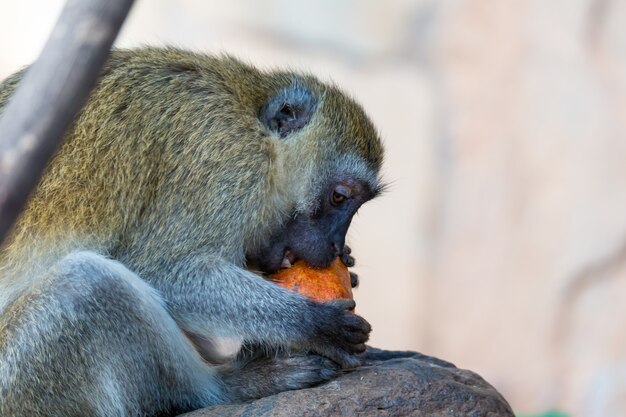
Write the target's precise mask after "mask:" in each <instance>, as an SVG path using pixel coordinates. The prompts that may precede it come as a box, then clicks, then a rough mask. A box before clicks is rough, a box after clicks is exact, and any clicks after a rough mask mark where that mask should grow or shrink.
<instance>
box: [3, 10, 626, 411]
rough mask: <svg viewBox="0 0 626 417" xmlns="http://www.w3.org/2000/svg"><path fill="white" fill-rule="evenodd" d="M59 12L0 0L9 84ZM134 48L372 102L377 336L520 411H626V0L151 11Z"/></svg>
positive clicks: (354, 236)
mask: <svg viewBox="0 0 626 417" xmlns="http://www.w3.org/2000/svg"><path fill="white" fill-rule="evenodd" d="M61 4H62V1H61V0H21V1H19V2H17V1H9V0H2V1H0V77H4V76H6V75H8V74H9V73H11V72H12V71H14V70H16V69H17V68H19V67H20V66H22V65H24V64H27V63H29V62H31V61H32V60H34V59H35V57H36V55H37V53H38V51H39V50H40V48H41V46H42V44H43V42H44V40H45V38H46V35H47V33H48V31H49V30H50V28H51V27H52V24H53V22H54V20H55V18H56V16H57V15H58V13H59V9H60V6H61ZM141 44H151V45H165V44H174V45H178V46H184V47H188V48H192V49H196V50H199V51H207V52H219V51H226V52H229V53H232V54H235V55H237V56H239V57H242V58H244V59H246V60H248V61H250V62H252V63H255V64H257V65H259V66H262V67H265V68H268V67H274V66H279V67H280V66H288V67H291V68H296V69H304V70H306V71H311V72H313V73H314V74H317V75H319V76H320V77H321V78H323V79H332V80H334V81H335V82H337V83H338V84H339V85H341V86H343V88H344V89H345V90H347V91H348V92H350V93H351V94H352V95H353V96H354V97H356V98H357V99H358V100H359V101H360V102H362V103H363V105H364V107H365V108H366V110H367V111H368V113H369V114H370V115H371V117H372V119H373V120H374V122H375V123H376V125H377V126H378V127H379V129H380V132H381V134H382V136H383V137H384V140H385V142H386V146H387V161H386V165H385V171H384V172H385V178H386V179H387V180H388V181H389V182H390V183H391V187H390V189H389V192H388V193H387V194H386V195H385V196H384V197H382V198H381V199H379V200H377V201H375V202H372V203H370V204H368V205H367V206H365V207H364V208H363V209H362V210H361V212H360V213H359V216H358V218H357V219H356V220H355V222H354V226H353V228H352V231H351V233H350V242H351V244H352V246H353V248H354V252H355V255H356V257H357V261H358V268H356V270H357V272H358V273H359V274H360V276H361V287H360V288H359V290H358V291H357V294H356V297H357V302H358V310H359V312H360V313H362V314H363V315H364V316H365V317H367V318H368V319H369V320H370V321H371V322H372V324H373V326H374V332H373V335H372V344H374V345H377V346H380V347H384V348H390V349H414V350H419V351H421V352H424V353H427V354H431V355H435V356H438V357H441V358H443V359H447V360H449V361H452V362H454V363H455V364H456V365H458V366H460V367H463V368H469V369H472V370H474V371H476V372H478V373H479V374H481V375H482V376H484V377H485V378H486V379H487V380H488V381H490V382H491V383H492V384H493V385H495V386H496V387H497V388H498V389H499V390H500V391H501V392H502V393H503V394H504V395H505V397H506V398H508V399H509V401H510V402H511V404H512V406H513V408H514V409H515V410H516V411H517V412H520V413H531V412H539V411H542V410H547V409H551V408H557V409H561V410H564V411H567V412H569V413H571V414H572V415H573V416H577V417H578V416H580V417H583V416H584V417H595V416H597V417H613V416H615V417H618V416H620V417H623V416H624V415H626V334H625V333H626V138H625V135H626V2H623V1H618V0H553V1H544V0H527V1H504V0H439V1H436V0H393V1H391V0H387V1H380V0H343V1H336V0H318V1H315V2H311V1H309V2H298V1H293V0H291V1H287V0H264V1H260V0H245V1H232V2H226V3H222V2H220V3H218V2H213V1H203V0H179V1H168V0H143V1H141V0H140V1H139V2H138V3H137V5H136V6H135V8H134V10H133V12H132V14H131V16H130V18H129V20H128V21H127V24H126V26H125V28H124V31H123V33H122V34H121V36H120V38H119V40H118V42H117V45H118V46H123V47H127V46H136V45H141ZM53 104H54V103H51V105H53Z"/></svg>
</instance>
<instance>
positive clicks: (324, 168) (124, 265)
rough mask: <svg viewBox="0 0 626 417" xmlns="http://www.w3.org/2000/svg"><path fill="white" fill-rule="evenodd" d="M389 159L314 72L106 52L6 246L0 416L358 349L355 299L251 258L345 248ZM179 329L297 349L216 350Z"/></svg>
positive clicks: (287, 257) (237, 388)
mask: <svg viewBox="0 0 626 417" xmlns="http://www.w3.org/2000/svg"><path fill="white" fill-rule="evenodd" d="M22 75H23V72H19V73H17V74H15V75H13V76H11V77H9V78H8V79H6V80H5V81H4V82H3V83H2V84H1V85H0V109H1V108H2V107H4V106H5V104H6V102H7V100H8V99H9V97H10V95H11V93H12V92H13V90H14V89H15V87H16V85H17V84H18V83H19V81H20V79H21V78H22ZM50 105H54V103H50ZM0 111H1V110H0ZM382 160H383V148H382V145H381V141H380V139H379V136H378V135H377V132H376V130H375V128H374V127H373V126H372V123H371V122H370V120H369V119H368V117H367V116H366V115H365V113H364V111H363V110H362V108H361V107H360V106H359V105H358V104H356V103H355V102H354V101H353V100H352V99H351V98H349V97H347V96H346V95H344V94H343V93H341V92H340V91H339V89H337V88H336V87H334V86H331V85H326V84H323V83H321V82H320V81H318V80H317V79H316V78H314V77H312V76H309V75H300V74H297V73H293V72H262V71H259V70H257V69H255V68H253V67H251V66H249V65H246V64H244V63H242V62H240V61H239V60H237V59H234V58H232V57H228V56H226V57H212V56H207V55H200V54H195V53H191V52H187V51H182V50H178V49H158V48H143V49H137V50H117V51H113V52H112V53H111V56H110V59H109V60H108V63H107V64H106V66H105V68H104V70H103V72H102V75H101V77H100V79H99V81H98V84H97V87H96V89H95V90H94V91H93V92H92V94H91V96H90V99H89V101H88V103H87V104H86V106H85V107H84V109H83V110H82V112H81V113H80V115H79V116H78V117H77V119H76V120H75V122H74V124H73V126H72V128H71V130H70V131H69V132H68V133H67V135H66V138H65V142H64V144H63V145H62V147H61V149H60V151H59V152H58V153H57V154H56V156H55V157H54V159H53V160H52V162H51V163H50V165H49V166H48V168H47V170H46V172H45V175H44V177H43V179H42V181H41V183H40V185H39V187H38V188H37V190H36V192H35V193H34V195H33V196H32V198H31V200H30V202H29V204H28V207H27V209H26V210H25V211H24V212H23V213H22V215H21V216H20V218H19V220H18V223H17V225H16V227H15V229H14V230H13V232H12V234H11V236H10V238H9V240H8V242H7V243H6V244H5V245H4V247H3V249H2V251H1V252H0V415H1V416H12V417H18V416H29V417H37V416H107V417H112V416H125V417H126V416H144V415H146V416H149V415H169V414H176V413H181V412H184V411H189V410H193V409H196V408H200V407H205V406H208V405H212V404H219V403H230V402H239V401H246V400H249V399H252V398H258V397H261V396H264V395H269V394H273V393H276V392H280V391H283V390H287V389H298V388H302V387H307V386H311V385H314V384H317V383H320V382H322V381H325V380H328V379H329V378H332V377H334V376H335V375H336V374H337V372H338V369H341V368H352V367H355V366H358V365H359V360H358V358H357V356H355V355H356V354H359V353H362V352H363V351H364V350H365V342H366V341H367V339H368V335H369V333H370V330H371V328H370V325H369V324H368V323H367V322H366V321H365V320H364V319H363V318H361V317H359V316H358V315H355V314H353V313H351V312H350V311H349V310H350V309H351V308H353V306H354V303H353V302H352V301H346V300H341V301H333V302H326V303H320V302H315V301H312V300H310V299H307V298H305V297H303V296H301V295H298V294H296V293H294V292H291V291H288V290H286V289H283V288H281V287H279V286H277V285H275V284H274V283H271V282H268V281H266V280H264V279H263V278H261V277H259V276H258V275H257V274H255V273H253V272H251V271H250V268H251V267H250V266H251V265H254V267H255V268H258V269H259V270H260V271H261V272H263V273H272V272H275V271H277V270H278V269H280V268H281V267H285V266H289V265H290V264H292V263H294V262H295V261H297V260H299V259H304V260H306V261H307V262H309V263H310V264H311V265H314V266H320V267H321V266H325V265H328V264H329V263H330V262H331V261H332V260H333V259H334V258H335V257H337V256H338V255H342V254H344V252H345V251H344V244H345V235H346V231H347V230H348V226H349V225H350V221H351V219H352V216H353V215H354V214H355V213H356V211H357V210H358V209H359V207H360V206H361V205H362V204H363V203H365V202H366V201H368V200H370V199H372V198H373V197H375V196H376V195H377V194H378V192H379V191H380V189H381V182H380V179H379V171H380V168H381V164H382ZM186 335H194V336H196V337H206V338H211V337H215V336H218V337H219V336H227V337H238V338H241V339H242V340H244V341H245V343H248V344H252V345H256V346H261V347H265V348H267V349H282V350H283V351H287V352H294V353H293V354H291V355H288V354H284V355H276V356H269V357H268V356H264V355H258V354H254V355H252V357H245V358H243V359H242V358H240V359H239V360H237V361H234V362H232V363H228V364H226V365H222V366H212V365H211V364H209V363H207V362H205V361H204V360H202V358H201V357H200V355H199V353H198V351H197V350H196V349H195V347H194V345H193V344H192V343H191V342H190V339H189V338H188V337H187V336H186ZM243 356H245V355H243Z"/></svg>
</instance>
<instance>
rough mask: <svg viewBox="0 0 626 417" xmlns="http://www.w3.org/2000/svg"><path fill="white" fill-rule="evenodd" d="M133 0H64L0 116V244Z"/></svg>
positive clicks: (86, 92) (94, 76) (80, 102)
mask: <svg viewBox="0 0 626 417" xmlns="http://www.w3.org/2000/svg"><path fill="white" fill-rule="evenodd" d="M132 3H133V0H68V1H67V3H66V5H65V8H64V9H63V11H62V13H61V16H60V17H59V20H58V21H57V23H56V26H55V27H54V29H53V30H52V33H51V35H50V38H49V39H48V41H47V43H46V45H45V47H44V49H43V52H42V53H41V55H40V56H39V59H38V60H37V61H36V62H35V63H34V64H33V65H32V66H31V67H30V68H29V69H28V71H27V72H26V75H25V76H24V78H23V80H22V81H21V83H20V85H19V86H18V88H17V90H16V91H15V93H14V94H13V96H12V97H11V99H10V101H9V103H8V104H7V106H6V108H5V109H4V112H3V113H2V118H1V119H0V244H2V242H3V240H4V239H5V238H6V236H7V234H8V232H9V230H10V229H11V227H12V225H13V224H14V223H15V220H16V219H17V217H18V215H19V213H20V211H21V210H22V209H23V207H24V205H25V204H26V201H27V200H28V196H29V195H30V193H31V191H32V190H33V188H34V187H35V186H36V185H37V183H38V182H39V179H40V177H41V175H42V173H43V171H44V169H45V167H46V164H47V162H48V160H49V159H50V158H51V157H52V155H53V154H54V151H55V150H56V149H57V147H58V146H59V144H60V143H61V139H62V137H63V134H64V133H65V131H66V129H67V128H68V127H69V125H70V124H71V123H72V120H73V118H74V117H75V115H76V113H78V111H79V110H80V108H81V106H82V105H83V104H84V102H85V100H86V98H87V96H88V95H89V92H90V91H91V89H92V88H93V85H94V83H95V81H96V79H97V77H98V73H99V72H100V69H101V68H102V65H103V64H104V62H105V60H106V58H107V56H108V54H109V50H110V48H111V45H112V44H113V40H114V39H115V37H116V36H117V33H118V32H119V29H120V27H121V26H122V23H123V22H124V19H125V18H126V15H127V14H128V11H129V10H130V7H131V5H132Z"/></svg>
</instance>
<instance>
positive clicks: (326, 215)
mask: <svg viewBox="0 0 626 417" xmlns="http://www.w3.org/2000/svg"><path fill="white" fill-rule="evenodd" d="M374 194H375V191H372V190H370V189H369V187H368V186H367V185H366V184H365V183H363V182H360V181H355V180H353V179H350V178H343V179H340V180H336V181H333V182H331V184H330V185H329V186H328V187H326V189H325V190H324V191H323V192H322V193H321V195H320V196H319V197H318V201H317V203H318V204H317V207H316V209H315V210H314V211H313V212H312V213H309V214H301V213H298V214H296V215H294V217H293V218H292V219H291V220H290V221H289V222H287V223H286V224H285V225H284V227H283V228H282V229H281V230H280V231H279V232H278V233H276V234H275V235H273V236H271V238H270V239H269V241H268V242H267V244H266V245H265V246H264V247H263V248H261V250H260V251H258V253H257V254H249V255H248V261H249V264H251V265H254V266H255V267H257V268H259V269H260V270H261V271H262V272H266V273H273V272H276V271H277V270H279V269H281V268H289V267H290V266H291V264H293V263H294V262H296V261H298V260H300V259H303V260H305V261H306V262H308V263H309V264H311V265H313V266H315V267H325V266H328V265H329V264H330V263H331V262H332V261H333V260H334V259H335V258H336V257H337V256H339V255H340V254H341V253H342V252H343V250H344V244H345V239H346V233H347V231H348V228H349V227H350V222H351V221H352V217H353V216H354V214H355V213H356V212H357V210H358V209H359V207H361V205H362V204H363V203H364V202H366V201H367V200H369V199H371V198H372V197H373V196H374Z"/></svg>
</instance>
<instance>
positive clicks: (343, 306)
mask: <svg viewBox="0 0 626 417" xmlns="http://www.w3.org/2000/svg"><path fill="white" fill-rule="evenodd" d="M327 304H328V305H330V306H333V307H335V308H337V309H340V310H354V308H355V307H356V302H355V301H354V300H348V299H339V300H332V301H328V302H327Z"/></svg>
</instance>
